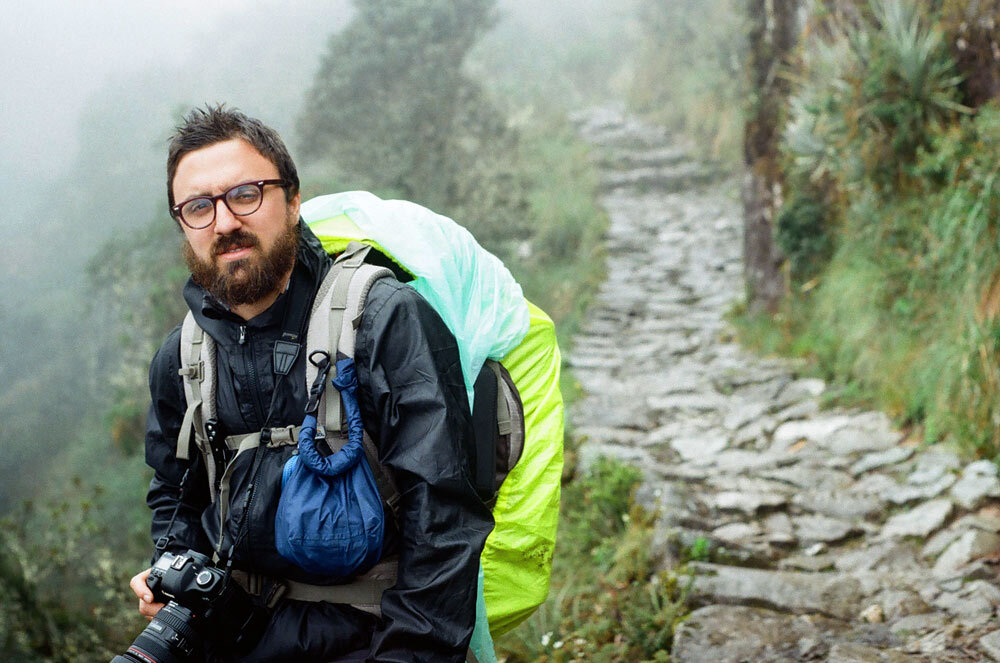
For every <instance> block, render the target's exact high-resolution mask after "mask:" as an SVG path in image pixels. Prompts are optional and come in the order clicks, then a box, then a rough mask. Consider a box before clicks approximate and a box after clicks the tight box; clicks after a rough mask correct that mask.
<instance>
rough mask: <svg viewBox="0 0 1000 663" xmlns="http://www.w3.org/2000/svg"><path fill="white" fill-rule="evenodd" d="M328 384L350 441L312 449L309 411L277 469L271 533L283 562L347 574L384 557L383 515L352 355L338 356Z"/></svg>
mask: <svg viewBox="0 0 1000 663" xmlns="http://www.w3.org/2000/svg"><path fill="white" fill-rule="evenodd" d="M333 386H335V387H337V389H339V390H340V395H341V397H342V401H343V407H344V414H345V416H346V419H347V437H348V440H347V443H346V444H345V445H344V446H343V447H342V448H341V449H340V450H339V451H337V452H336V453H334V454H331V455H329V456H326V457H323V456H321V455H320V453H319V452H318V451H317V450H316V417H315V415H313V414H308V415H306V417H305V420H304V421H303V422H302V430H301V432H300V433H299V449H298V451H299V452H298V454H297V455H295V456H292V457H291V458H290V459H289V460H288V462H286V463H285V467H284V469H283V471H282V474H281V498H280V500H279V501H278V511H277V514H276V516H275V522H274V534H275V542H276V544H277V548H278V552H279V553H280V554H281V556H282V557H284V558H285V559H287V560H288V561H290V562H292V563H293V564H296V565H297V566H299V567H300V568H301V569H303V570H304V571H307V572H309V573H314V574H316V575H324V576H334V577H337V578H344V579H346V578H349V577H350V576H353V575H356V574H358V573H364V572H365V571H367V570H368V569H370V568H371V567H373V566H374V565H375V564H376V563H377V562H378V560H379V558H380V557H381V556H382V541H383V536H384V534H385V514H384V511H383V509H382V499H381V497H380V496H379V492H378V487H377V486H376V484H375V477H374V476H373V475H372V470H371V468H370V467H369V466H368V461H367V459H365V450H364V446H363V445H364V443H363V441H362V439H363V438H362V436H363V435H364V428H363V426H362V424H361V411H360V408H359V407H358V399H357V391H358V378H357V373H356V372H355V369H354V360H353V359H341V360H340V361H338V362H337V377H336V378H334V380H333ZM329 397H330V398H336V395H334V394H330V395H329Z"/></svg>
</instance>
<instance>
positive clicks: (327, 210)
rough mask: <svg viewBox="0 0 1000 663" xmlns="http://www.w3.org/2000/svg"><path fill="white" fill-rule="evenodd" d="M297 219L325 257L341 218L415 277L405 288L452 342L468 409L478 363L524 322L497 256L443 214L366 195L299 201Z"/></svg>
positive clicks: (514, 338) (497, 352)
mask: <svg viewBox="0 0 1000 663" xmlns="http://www.w3.org/2000/svg"><path fill="white" fill-rule="evenodd" d="M301 214H302V218H303V219H305V221H306V223H308V224H309V227H310V228H312V230H313V232H315V233H316V235H317V236H318V237H319V238H320V240H321V241H323V248H325V249H326V250H327V251H328V252H336V251H337V249H338V247H336V246H331V245H329V241H328V240H327V239H325V238H344V236H343V234H341V233H340V232H338V231H342V230H344V229H345V226H346V225H347V224H345V223H344V222H345V221H347V220H349V221H353V222H354V224H355V225H356V226H357V228H358V229H359V230H360V231H361V233H362V234H363V237H357V238H356V239H358V240H360V241H364V240H370V242H369V243H373V244H374V245H375V247H376V248H380V249H381V250H382V252H383V253H385V254H386V255H388V256H389V257H391V258H392V259H393V260H395V261H396V262H397V263H399V264H400V265H401V266H402V267H403V268H404V269H406V271H408V272H410V274H412V275H413V276H414V277H415V278H414V280H413V281H411V282H410V285H412V286H413V287H414V289H416V291H417V292H419V293H420V294H421V295H423V297H424V299H426V300H427V301H428V302H429V303H430V305H431V306H433V307H434V310H435V311H437V312H438V314H439V315H440V316H441V318H442V319H443V320H444V322H445V324H446V325H448V328H449V329H451V331H452V333H453V334H454V335H455V338H456V339H457V340H458V347H459V352H460V353H461V360H462V374H463V375H464V376H465V386H466V390H467V391H468V394H469V407H472V402H473V392H472V386H473V384H475V381H476V377H477V376H478V375H479V370H480V369H481V368H482V366H483V362H484V361H486V360H487V359H495V360H497V361H499V360H500V359H502V358H503V357H504V356H506V355H507V353H509V352H510V351H511V350H513V349H514V348H515V347H517V346H518V344H519V343H520V342H521V341H522V340H523V339H524V336H525V334H527V333H528V327H529V325H530V315H529V312H528V304H527V302H526V301H525V299H524V293H523V292H521V286H520V285H518V284H517V281H515V280H514V277H513V276H512V275H511V273H510V271H509V270H508V269H507V268H506V267H504V264H503V263H502V262H500V259H499V258H497V257H496V256H494V255H493V254H492V253H490V252H488V251H487V250H486V249H484V248H483V247H481V246H480V245H479V243H478V242H477V241H476V240H475V238H474V237H473V236H472V234H471V233H470V232H469V231H468V230H466V229H465V228H463V227H462V226H460V225H458V224H457V223H455V222H454V221H452V220H451V219H449V218H448V217H446V216H442V215H440V214H436V213H434V212H432V211H431V210H429V209H427V208H426V207H422V206H420V205H417V204H416V203H411V202H407V201H405V200H382V199H381V198H379V197H378V196H376V195H374V194H372V193H368V192H367V191H348V192H345V193H335V194H330V195H327V196H318V197H316V198H313V199H311V200H308V201H306V202H304V203H303V204H302V210H301ZM343 216H346V217H347V219H346V220H345V219H343V218H342V217H343ZM338 217H341V218H338ZM344 239H348V240H349V239H355V238H352V237H346V238H344ZM334 241H335V240H334ZM344 245H346V242H344ZM339 248H340V250H343V248H342V247H339Z"/></svg>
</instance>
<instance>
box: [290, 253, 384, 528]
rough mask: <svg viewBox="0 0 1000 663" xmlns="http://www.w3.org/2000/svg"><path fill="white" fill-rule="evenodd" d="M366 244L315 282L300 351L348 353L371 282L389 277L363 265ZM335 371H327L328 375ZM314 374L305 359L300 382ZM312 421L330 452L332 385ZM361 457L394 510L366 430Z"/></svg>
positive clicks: (337, 408)
mask: <svg viewBox="0 0 1000 663" xmlns="http://www.w3.org/2000/svg"><path fill="white" fill-rule="evenodd" d="M369 251H370V247H368V246H365V245H363V244H359V243H357V242H351V243H350V244H348V246H347V250H345V251H344V253H342V254H341V255H340V257H339V258H338V259H337V261H336V262H335V263H334V265H333V267H332V268H331V269H330V273H329V274H328V275H327V277H326V279H324V281H323V283H322V284H321V286H320V290H319V293H317V295H316V299H317V303H316V304H314V305H313V310H312V317H311V318H310V321H309V330H308V332H307V335H306V356H309V355H311V354H312V353H313V351H314V350H327V351H328V352H329V353H330V355H331V360H332V361H334V362H335V361H336V356H337V353H338V352H339V353H340V354H342V355H344V356H347V357H352V358H353V357H354V349H355V339H356V338H357V329H358V325H359V324H360V323H361V315H362V314H363V313H364V308H365V300H366V299H367V298H368V293H369V292H370V291H371V288H372V286H373V285H374V284H375V282H376V281H378V280H379V279H382V278H387V277H392V276H393V273H392V271H391V270H389V269H386V268H384V267H377V266H375V265H367V264H364V259H365V257H366V256H367V255H368V252H369ZM335 375H336V370H335V368H334V369H333V370H331V375H330V379H331V380H332V379H333V377H335ZM315 379H316V367H315V366H313V365H312V364H311V363H307V364H306V384H307V385H312V383H313V380H315ZM317 420H319V421H321V422H323V428H324V431H325V432H326V438H327V444H328V445H330V448H331V449H332V450H333V451H336V450H337V449H338V448H339V447H338V446H337V439H338V437H339V436H338V432H340V431H341V430H342V423H343V422H342V408H341V402H340V398H338V395H337V392H336V391H335V390H334V389H330V388H329V385H327V389H326V391H325V392H324V394H323V398H322V399H321V400H320V405H319V412H318V413H317ZM364 449H365V456H366V457H367V458H368V464H369V466H370V467H371V469H372V474H373V475H374V476H375V482H376V484H377V485H378V489H379V494H380V495H381V496H382V499H383V500H384V501H385V503H386V504H387V505H388V506H389V507H390V509H391V510H392V511H393V513H395V511H396V507H397V505H398V503H399V491H398V489H397V488H396V485H395V482H394V481H393V480H392V477H391V476H390V475H389V473H388V472H387V471H386V470H385V468H384V467H383V466H382V464H381V463H380V462H379V459H378V449H377V448H376V446H375V444H374V442H373V441H372V440H371V438H369V437H368V435H367V434H365V436H364Z"/></svg>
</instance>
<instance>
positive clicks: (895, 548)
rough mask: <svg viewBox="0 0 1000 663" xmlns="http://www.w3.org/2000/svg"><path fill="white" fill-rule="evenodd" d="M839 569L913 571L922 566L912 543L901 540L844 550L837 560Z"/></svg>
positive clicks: (845, 570) (850, 570)
mask: <svg viewBox="0 0 1000 663" xmlns="http://www.w3.org/2000/svg"><path fill="white" fill-rule="evenodd" d="M836 567H837V570H838V571H844V572H848V571H849V572H851V573H858V572H861V571H872V570H875V569H878V570H879V571H883V572H887V571H890V570H899V571H904V572H907V573H909V572H912V571H913V570H915V569H918V568H920V565H919V564H918V562H917V558H916V551H915V549H914V546H913V545H912V544H911V543H908V542H905V541H899V540H895V539H894V540H889V541H880V542H877V543H866V544H863V545H862V546H861V547H859V548H856V549H854V550H849V551H844V552H842V553H841V554H840V556H839V557H838V558H837V561H836Z"/></svg>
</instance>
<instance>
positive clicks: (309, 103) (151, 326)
mask: <svg viewBox="0 0 1000 663" xmlns="http://www.w3.org/2000/svg"><path fill="white" fill-rule="evenodd" d="M636 7H637V4H636V3H633V2H625V3H622V2H610V1H603V0H602V1H598V0H592V1H590V2H583V3H581V2H570V1H568V0H558V1H555V2H549V3H545V5H544V6H542V7H538V6H536V5H535V4H534V3H530V2H528V1H527V0H503V1H501V2H493V1H492V0H462V1H461V2H454V3H453V2H450V1H447V2H446V1H444V0H407V1H406V2H384V1H379V2H366V3H364V4H363V5H362V4H358V5H354V4H352V3H351V2H349V1H348V0H337V1H334V2H326V3H313V2H306V1H305V0H292V1H285V2H270V1H264V2H255V3H250V2H245V1H242V0H223V1H220V2H215V3H202V2H195V1H194V0H180V1H175V2H170V3H166V2H153V3H131V2H124V1H122V0H114V1H112V2H105V3H100V5H99V6H97V5H93V4H90V3H75V2H69V1H65V2H41V3H38V4H34V5H28V4H19V5H13V6H9V7H5V17H4V20H3V21H2V23H0V57H2V59H3V61H4V63H5V66H4V69H3V73H2V74H0V76H2V78H0V122H2V125H3V127H4V129H3V131H2V132H0V153H2V155H3V158H2V160H0V200H2V201H4V203H5V204H4V205H3V206H2V207H0V245H2V246H3V247H4V248H3V252H2V254H3V260H2V263H0V270H2V271H0V274H2V278H3V283H4V287H3V288H0V324H2V326H3V329H4V339H3V343H2V344H0V523H2V525H3V527H4V528H6V529H7V534H6V535H5V538H3V540H2V541H0V593H9V592H12V594H10V595H11V596H14V597H16V599H17V600H16V601H14V602H12V603H7V604H6V606H5V607H3V608H0V651H3V652H4V656H6V657H7V660H12V661H19V660H72V661H77V660H101V659H102V657H105V658H106V656H105V655H106V654H107V653H108V652H109V651H117V650H120V649H121V647H123V646H124V645H125V644H127V642H128V641H131V639H132V637H133V636H134V633H135V632H138V630H140V629H141V623H140V622H139V621H138V618H137V615H136V614H135V612H134V609H133V607H132V603H131V599H130V598H129V596H130V594H129V593H128V590H127V579H128V578H129V577H130V576H131V575H132V574H134V573H135V572H136V571H137V570H139V569H141V568H142V566H143V565H144V564H145V563H146V561H147V560H148V555H149V551H150V542H149V540H148V518H149V516H148V511H147V509H146V508H145V505H144V503H143V499H144V495H145V491H146V488H147V486H148V482H149V479H150V476H151V471H150V470H149V469H148V468H147V467H146V466H145V463H144V458H143V448H142V444H143V428H144V421H145V414H146V408H147V407H148V390H147V387H146V372H147V369H148V364H149V361H150V359H151V358H152V355H153V352H154V351H155V349H156V348H157V347H158V346H159V344H160V343H161V342H162V339H163V337H164V336H165V334H166V333H167V332H168V331H169V330H170V329H171V328H172V327H173V326H174V325H176V324H177V323H179V322H180V320H181V319H182V316H183V312H184V303H183V300H182V298H181V294H180V292H181V287H182V285H183V283H184V281H185V280H186V278H187V274H186V270H185V269H184V267H183V263H182V262H181V261H180V252H179V250H178V248H179V245H180V241H181V238H182V235H181V234H180V233H179V232H178V231H177V230H176V229H175V225H174V222H173V220H172V219H170V217H169V215H168V213H167V209H166V195H165V188H164V187H165V161H166V146H167V139H168V137H169V136H170V134H171V133H172V130H173V127H174V126H175V125H176V124H177V123H178V122H179V120H180V118H181V117H182V115H183V114H185V113H186V112H187V111H188V110H190V109H191V108H192V107H195V106H203V105H204V104H206V103H219V102H225V103H226V104H228V105H229V106H232V107H237V108H239V109H241V110H242V111H244V112H246V113H247V114H249V115H251V116H255V117H258V118H260V119H261V120H263V121H264V122H265V123H267V124H269V125H271V126H273V127H275V128H276V129H277V130H278V131H279V133H281V135H282V136H283V138H284V139H285V141H286V143H287V144H288V146H289V148H290V150H291V152H292V155H293V157H294V158H295V159H296V161H297V164H298V166H299V171H300V175H301V176H302V181H303V196H304V198H306V199H308V198H309V197H311V196H314V195H318V194H321V193H329V192H333V191H337V190H348V189H356V188H363V189H369V190H372V191H374V192H376V193H378V194H379V195H383V196H389V197H405V198H409V199H412V200H415V201H416V202H420V203H423V204H425V205H428V206H429V207H432V208H433V209H435V210H437V211H440V212H443V213H446V214H449V215H451V216H453V217H454V218H456V219H457V220H459V221H460V222H461V223H463V224H464V225H466V226H467V227H469V228H470V229H471V230H472V231H473V233H474V234H475V235H476V236H477V238H479V239H480V241H481V242H482V243H483V244H484V245H485V246H487V248H489V249H491V250H492V251H494V252H495V253H497V254H498V255H500V256H501V257H502V258H503V259H504V260H505V262H507V264H508V265H509V266H510V267H511V269H512V271H514V272H515V275H516V276H517V277H518V279H519V280H520V281H521V283H522V284H523V285H524V287H525V290H526V292H527V293H528V294H529V296H531V297H532V298H533V299H534V300H535V301H537V302H538V303H539V304H540V305H542V306H543V308H545V309H546V310H547V311H548V312H549V313H550V314H551V315H552V317H553V318H554V319H555V320H556V321H557V323H558V324H559V326H560V334H561V335H566V334H568V333H569V332H570V331H571V329H572V327H573V325H574V324H575V320H577V319H578V317H579V315H580V312H581V311H582V308H583V306H584V305H585V298H583V297H581V296H580V293H581V292H585V291H589V290H592V289H593V288H594V286H595V284H596V283H597V282H598V280H599V279H600V275H601V273H602V270H603V266H602V262H601V261H600V259H599V250H598V248H597V246H598V243H599V240H600V237H601V233H602V232H603V227H604V223H605V221H606V218H605V216H604V213H603V212H602V211H600V210H599V209H598V208H597V206H596V203H595V198H596V178H595V176H594V175H593V171H592V169H591V167H590V165H589V163H588V161H587V159H586V149H585V148H584V147H583V146H582V145H581V143H580V141H579V140H578V139H577V138H576V137H575V133H574V131H573V129H572V126H571V124H570V123H569V121H568V120H567V114H568V113H569V112H570V111H572V110H575V109H578V108H581V107H585V106H587V105H590V104H594V103H607V102H608V101H609V100H621V99H622V98H623V97H624V96H625V94H626V91H627V86H628V81H629V80H630V74H629V69H630V67H631V66H632V65H631V63H630V60H629V58H630V57H631V55H632V54H633V53H634V52H635V51H636V47H637V44H638V38H639V33H640V29H639V21H638V17H637V13H636V11H637V10H636ZM424 18H427V20H426V21H424V20H423V19H424ZM386 26H389V27H388V28H387V27H386ZM394 30H398V32H395V31H394ZM394 58H395V60H394ZM373 76H374V78H372V77H373ZM366 77H367V78H366ZM369 80H375V81H377V83H376V84H374V85H372V84H368V83H367V82H366V81H369ZM359 81H360V82H359ZM370 118H388V119H387V120H385V122H382V123H381V124H379V123H378V122H376V123H372V122H369V119H370ZM428 136H429V137H428ZM425 138H426V139H427V140H428V141H430V142H428V143H426V144H425V143H421V141H422V140H424V139H425ZM431 142H433V144H434V145H437V146H443V147H441V148H440V149H439V150H438V149H437V148H432V147H430V145H431ZM373 155H377V156H373ZM5 601H6V599H5ZM70 625H71V626H70Z"/></svg>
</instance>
